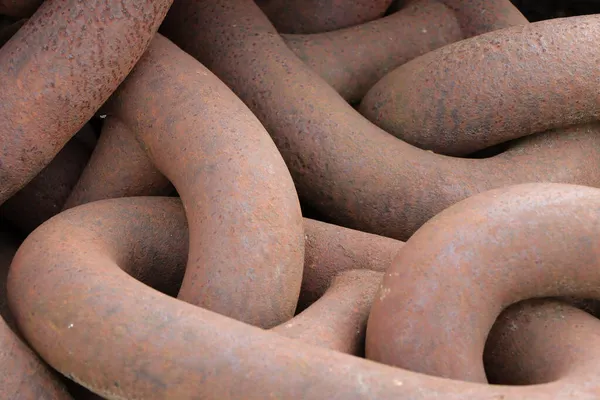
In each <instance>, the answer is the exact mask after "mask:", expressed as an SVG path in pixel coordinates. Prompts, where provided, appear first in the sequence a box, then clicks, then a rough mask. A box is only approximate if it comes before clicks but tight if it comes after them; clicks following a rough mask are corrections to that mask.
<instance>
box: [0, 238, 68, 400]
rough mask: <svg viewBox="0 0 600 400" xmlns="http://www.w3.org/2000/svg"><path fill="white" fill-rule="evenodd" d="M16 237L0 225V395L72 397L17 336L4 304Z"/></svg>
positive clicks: (63, 399)
mask: <svg viewBox="0 0 600 400" xmlns="http://www.w3.org/2000/svg"><path fill="white" fill-rule="evenodd" d="M18 245H19V240H18V239H17V238H16V237H15V235H14V233H13V232H10V231H9V230H7V229H5V227H2V228H0V314H1V317H0V398H2V399H23V400H39V399H48V400H68V399H71V397H70V396H69V394H68V393H67V391H66V390H65V388H64V387H63V385H62V384H61V382H60V381H59V379H58V377H57V376H56V375H55V373H54V372H53V371H51V369H50V368H48V366H47V365H46V364H44V363H43V362H42V361H41V360H40V359H39V358H38V357H37V356H36V355H35V354H34V353H33V352H32V351H31V349H30V348H29V347H27V345H26V344H25V343H24V342H23V341H22V340H21V339H20V338H19V337H18V336H17V334H16V333H15V332H16V326H15V324H14V320H13V317H12V315H11V313H10V310H9V309H8V306H7V296H6V277H7V274H8V268H9V266H10V264H11V261H12V259H13V256H14V254H15V252H16V251H17V246H18Z"/></svg>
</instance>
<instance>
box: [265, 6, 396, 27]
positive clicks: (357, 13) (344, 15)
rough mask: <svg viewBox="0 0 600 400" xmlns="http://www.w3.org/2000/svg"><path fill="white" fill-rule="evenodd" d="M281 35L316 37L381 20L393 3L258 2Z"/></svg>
mask: <svg viewBox="0 0 600 400" xmlns="http://www.w3.org/2000/svg"><path fill="white" fill-rule="evenodd" d="M256 3H257V4H258V5H259V6H260V7H261V8H262V10H263V11H264V12H265V13H266V14H267V15H268V16H269V18H270V19H271V21H272V22H273V24H274V25H275V26H276V27H277V29H278V30H279V31H280V32H281V33H319V32H325V31H332V30H336V29H342V28H347V27H350V26H353V25H358V24H362V23H365V22H368V21H372V20H374V19H376V18H379V17H381V16H382V15H383V14H384V13H385V11H386V9H387V8H388V7H389V5H390V4H391V3H392V0H351V1H346V0H344V1H339V0H257V1H256Z"/></svg>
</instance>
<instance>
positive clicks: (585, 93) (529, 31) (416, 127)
mask: <svg viewBox="0 0 600 400" xmlns="http://www.w3.org/2000/svg"><path fill="white" fill-rule="evenodd" d="M599 38H600V15H594V16H583V17H571V18H564V19H557V20H552V21H542V22H537V23H533V24H528V25H524V26H517V27H513V28H509V29H504V30H500V31H496V32H491V33H488V34H485V35H481V36H477V37H474V38H471V39H468V40H464V41H460V42H457V43H454V44H451V45H448V46H445V47H443V48H440V49H438V50H435V51H432V52H430V53H427V54H425V55H423V56H421V57H418V58H416V59H414V60H412V61H410V62H408V63H406V64H404V65H403V66H401V67H399V68H397V69H396V70H394V71H393V72H391V73H390V74H388V75H387V76H385V77H384V78H383V79H381V80H380V81H379V82H378V83H377V84H376V85H375V86H374V87H373V88H372V89H371V90H369V92H368V93H367V95H366V96H365V98H364V99H363V101H362V104H361V107H360V110H361V112H362V114H363V115H365V116H367V118H369V120H371V121H373V122H374V123H376V124H377V125H378V126H380V127H381V128H383V129H385V130H386V131H387V132H389V133H391V134H393V135H395V136H397V137H399V138H401V139H403V140H405V141H407V142H409V143H411V144H414V145H415V146H418V147H420V148H423V149H429V150H433V151H435V152H437V153H442V154H448V155H464V154H468V153H470V152H474V151H476V150H479V149H482V148H485V147H489V146H492V145H494V144H497V143H501V142H504V141H507V140H511V139H515V138H518V137H522V136H526V135H530V134H532V133H535V132H543V131H546V130H549V129H557V128H560V127H565V126H571V125H574V124H581V123H586V122H591V121H596V120H597V119H598V116H599V115H600V112H599V109H600V108H599V106H598V99H597V93H596V90H595V87H594V85H593V84H591V82H595V81H597V79H598V69H597V68H596V62H595V60H596V59H597V58H598V53H597V50H596V49H597V46H595V43H597V42H598V39H599ZM567 60H568V61H567Z"/></svg>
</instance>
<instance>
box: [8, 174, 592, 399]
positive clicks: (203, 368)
mask: <svg viewBox="0 0 600 400" xmlns="http://www.w3.org/2000/svg"><path fill="white" fill-rule="evenodd" d="M548 186H551V185H548ZM553 187H556V188H558V189H559V190H560V189H563V188H564V186H553ZM565 190H566V192H565V193H564V197H563V200H564V202H563V204H561V208H562V207H563V206H566V207H572V208H577V206H578V205H579V206H581V207H579V208H578V209H583V210H584V211H583V212H584V213H585V214H586V217H587V216H588V214H589V216H590V217H591V218H587V219H585V221H586V222H589V224H588V225H591V221H592V220H593V218H594V208H593V206H594V204H595V203H594V199H599V198H600V195H599V194H598V193H600V192H599V191H598V190H595V189H588V188H574V187H569V188H568V189H565ZM581 191H584V192H586V193H585V194H584V193H582V192H581ZM567 192H568V193H571V194H572V196H571V198H569V197H570V196H569V195H567ZM572 197H575V198H576V199H573V198H572ZM573 200H576V201H575V202H574V201H573ZM515 201H517V202H518V199H517V200H515ZM596 202H597V201H596ZM596 207H597V206H596ZM555 212H556V213H558V212H559V210H558V209H556V208H555ZM514 217H515V218H516V217H517V215H514ZM185 220H186V217H185V213H184V209H183V208H182V207H181V205H180V203H179V201H178V200H177V199H170V198H156V197H155V198H145V197H138V198H124V199H116V200H104V201H99V202H95V203H91V204H87V205H83V206H81V207H77V208H74V209H71V210H68V211H66V212H64V213H61V214H60V215H58V216H56V217H54V218H53V219H52V220H51V221H49V222H48V223H46V224H44V225H42V226H41V227H40V228H38V229H37V230H36V231H35V232H34V233H33V234H32V235H31V236H29V237H28V238H27V240H26V241H25V243H24V244H23V245H22V246H21V247H20V249H19V251H18V252H17V255H16V257H15V259H14V261H13V265H12V266H11V271H10V274H9V301H10V305H11V309H12V310H13V311H14V313H15V316H16V318H17V321H18V323H19V327H20V329H21V330H22V332H23V333H24V335H25V336H26V337H27V339H28V341H29V342H30V343H31V344H32V346H33V347H34V348H35V349H36V350H37V351H38V352H39V354H40V355H41V356H42V357H43V358H44V359H45V360H46V361H48V362H49V363H50V364H51V365H52V366H53V367H54V368H56V369H58V370H59V371H60V372H62V373H63V374H65V375H67V376H70V377H72V378H73V379H74V380H76V381H78V382H80V383H82V384H84V385H85V386H86V387H88V388H91V389H93V390H94V391H96V392H97V393H99V394H101V395H103V396H105V397H107V398H111V399H122V398H127V399H141V398H143V399H149V400H152V399H165V398H169V399H181V400H186V399H196V398H199V397H201V398H204V399H219V400H223V399H246V400H252V399H264V398H265V393H268V396H270V397H273V398H303V399H323V398H327V399H344V400H348V399H349V400H355V399H372V398H381V399H392V398H411V399H417V400H421V399H422V400H424V399H431V398H444V399H464V398H469V399H475V400H479V399H481V400H483V399H491V398H503V399H507V400H509V399H522V398H527V399H540V400H541V399H555V398H565V397H569V396H570V397H574V398H577V399H593V398H595V397H596V396H597V392H598V390H599V389H600V387H599V386H598V385H597V383H596V381H595V380H589V381H587V382H584V383H582V382H569V381H558V382H552V383H550V384H548V385H543V386H526V387H507V386H487V385H482V384H474V383H467V382H460V381H449V380H447V379H440V378H436V377H430V376H427V375H423V374H417V373H413V372H410V371H406V370H402V369H397V368H392V367H389V366H386V365H382V364H378V363H375V362H372V361H368V360H364V359H360V358H358V357H353V356H350V355H345V354H342V353H340V352H336V351H331V350H327V349H323V348H319V347H315V346H310V345H306V344H303V343H301V342H300V341H297V340H290V339H288V338H285V337H283V336H281V335H278V334H276V333H274V332H269V331H264V330H261V329H259V328H257V327H252V326H250V325H247V324H244V323H242V322H239V321H235V320H233V319H230V318H228V317H225V316H222V315H219V314H217V313H213V312H211V311H208V310H205V309H202V308H199V307H195V306H193V305H191V304H188V303H185V302H182V301H179V300H177V299H174V298H170V297H168V296H166V295H164V294H161V293H160V292H159V291H158V290H165V289H168V287H169V286H171V285H168V284H166V283H167V282H174V281H176V280H178V279H181V275H180V274H179V273H178V272H177V271H180V270H182V269H183V268H184V265H185V263H186V259H185V255H186V254H187V249H186V246H187V236H186V230H185V229H181V227H182V226H184V225H185V223H186V221H185ZM511 221H512V220H511ZM571 221H572V220H571ZM595 226H596V228H597V226H600V225H598V224H596V225H595ZM65 232H68V233H69V234H65ZM546 232H549V233H551V232H555V233H556V234H558V232H559V231H557V230H549V231H548V230H547V231H546ZM139 243H144V244H145V246H141V247H140V246H139ZM588 243H589V241H588ZM571 250H576V249H571ZM571 254H578V253H576V252H574V253H571ZM582 265H583V264H582ZM585 265H592V264H585ZM578 266H579V267H580V266H581V265H578ZM578 271H581V269H580V268H579V269H572V270H571V273H572V274H577V273H578ZM549 275H551V274H549ZM134 277H135V278H137V279H139V280H141V281H142V282H143V283H142V282H139V281H137V280H136V279H134ZM581 278H583V279H582V281H587V282H589V283H590V287H592V286H594V285H593V280H592V279H585V278H588V276H581ZM536 282H538V281H536ZM146 285H149V286H154V287H155V288H156V289H158V290H155V289H152V288H150V287H148V286H146ZM595 286H597V285H595ZM479 305H481V303H480V304H479ZM89 307H93V310H94V312H93V313H92V312H89V309H90V308H89ZM390 317H393V315H390ZM394 318H395V317H394ZM492 322H493V321H492ZM107 348H109V349H110V350H111V351H110V352H107V351H106V349H107ZM191 349H193V351H191ZM479 362H481V361H479ZM232 382H235V384H232Z"/></svg>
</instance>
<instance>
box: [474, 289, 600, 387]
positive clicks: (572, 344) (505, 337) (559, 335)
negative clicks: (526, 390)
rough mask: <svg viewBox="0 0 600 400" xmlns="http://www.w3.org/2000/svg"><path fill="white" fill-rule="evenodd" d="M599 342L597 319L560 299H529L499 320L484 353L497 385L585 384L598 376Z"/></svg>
mask: <svg viewBox="0 0 600 400" xmlns="http://www.w3.org/2000/svg"><path fill="white" fill-rule="evenodd" d="M598 341H600V320H598V319H597V318H595V317H593V316H591V315H590V314H588V313H586V312H584V311H581V310H579V309H577V308H575V307H572V306H570V305H568V304H565V303H562V302H559V301H555V300H547V299H537V300H528V301H525V302H521V303H519V304H515V305H514V306H512V307H510V308H509V309H507V310H506V311H504V312H503V313H502V314H501V315H500V317H498V320H497V321H496V322H495V324H494V326H493V328H492V330H491V332H490V335H489V337H488V339H487V343H486V347H485V352H484V362H485V368H486V373H487V376H488V379H489V381H490V382H491V383H495V384H510V385H535V384H544V383H549V382H554V381H558V380H564V381H570V382H573V383H575V384H582V385H583V384H586V382H590V381H593V380H594V379H595V377H596V376H598V366H597V365H598V360H599V359H600V348H599V347H598V346H597V343H598Z"/></svg>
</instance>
